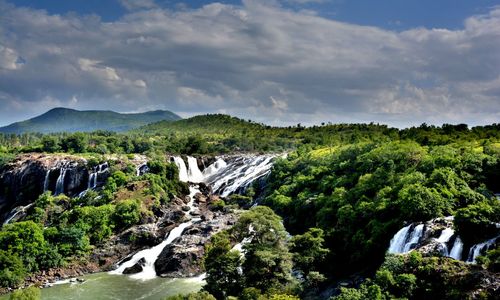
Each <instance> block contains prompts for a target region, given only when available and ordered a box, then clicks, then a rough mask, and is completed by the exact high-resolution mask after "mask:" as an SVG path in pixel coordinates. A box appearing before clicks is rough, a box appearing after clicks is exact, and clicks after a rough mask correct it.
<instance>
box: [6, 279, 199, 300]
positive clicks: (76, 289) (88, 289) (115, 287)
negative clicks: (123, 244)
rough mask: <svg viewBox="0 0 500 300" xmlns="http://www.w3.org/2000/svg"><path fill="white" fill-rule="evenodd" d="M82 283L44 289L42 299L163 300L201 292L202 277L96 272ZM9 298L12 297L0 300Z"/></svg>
mask: <svg viewBox="0 0 500 300" xmlns="http://www.w3.org/2000/svg"><path fill="white" fill-rule="evenodd" d="M81 278H83V279H85V282H83V283H65V284H58V285H55V286H53V287H51V288H46V289H42V299H43V300H97V299H99V300H108V299H109V300H116V299H120V300H135V299H143V300H160V299H161V300H163V299H165V297H167V296H173V295H177V294H187V293H191V292H196V291H199V290H200V289H201V287H202V286H203V284H204V281H203V279H202V278H201V277H194V278H185V279H180V278H177V279H166V278H154V279H151V280H148V281H141V280H135V279H132V278H129V277H128V276H116V275H110V274H107V273H96V274H90V275H86V276H83V277H81ZM7 299H9V295H4V296H1V297H0V300H7Z"/></svg>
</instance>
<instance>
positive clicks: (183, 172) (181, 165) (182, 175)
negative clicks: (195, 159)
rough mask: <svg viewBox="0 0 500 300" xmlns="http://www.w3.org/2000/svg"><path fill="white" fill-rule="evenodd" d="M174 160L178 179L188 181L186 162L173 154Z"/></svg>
mask: <svg viewBox="0 0 500 300" xmlns="http://www.w3.org/2000/svg"><path fill="white" fill-rule="evenodd" d="M174 162H175V164H176V165H177V168H178V169H179V180H180V181H183V182H188V181H189V177H188V172H187V168H186V163H185V162H184V160H183V159H182V158H181V157H179V156H174Z"/></svg>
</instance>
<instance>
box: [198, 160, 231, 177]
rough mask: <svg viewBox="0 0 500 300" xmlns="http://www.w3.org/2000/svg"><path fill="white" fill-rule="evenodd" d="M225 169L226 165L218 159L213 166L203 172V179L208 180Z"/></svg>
mask: <svg viewBox="0 0 500 300" xmlns="http://www.w3.org/2000/svg"><path fill="white" fill-rule="evenodd" d="M225 167H227V163H226V162H225V161H224V160H223V159H222V158H220V157H219V158H217V160H216V161H215V162H214V163H213V164H211V165H210V166H208V167H206V168H205V169H204V170H203V172H202V173H203V178H209V177H210V176H212V175H214V174H217V173H218V172H220V171H221V170H222V169H224V168H225Z"/></svg>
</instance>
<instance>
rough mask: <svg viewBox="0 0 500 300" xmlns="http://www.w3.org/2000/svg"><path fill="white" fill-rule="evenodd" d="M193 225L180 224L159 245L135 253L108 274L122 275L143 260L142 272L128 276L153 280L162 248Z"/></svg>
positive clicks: (187, 223) (188, 223)
mask: <svg viewBox="0 0 500 300" xmlns="http://www.w3.org/2000/svg"><path fill="white" fill-rule="evenodd" d="M192 223H193V221H189V222H185V223H182V224H180V225H179V226H177V227H175V228H174V229H172V230H171V231H170V233H169V234H168V236H167V238H166V239H165V240H164V241H163V242H161V243H160V244H158V245H156V246H154V247H153V248H149V249H145V250H142V251H139V252H137V253H136V254H135V255H134V256H132V258H131V259H130V260H128V261H126V262H124V263H123V264H121V265H120V266H119V267H118V268H117V269H116V270H114V271H111V272H110V274H123V271H124V270H125V269H127V268H130V267H132V266H134V265H135V264H137V263H138V262H139V261H140V260H141V259H144V263H143V266H142V272H139V273H136V274H133V275H130V277H131V278H134V279H141V280H148V279H153V278H155V277H156V270H155V266H154V264H155V261H156V259H157V258H158V255H160V253H161V251H163V248H165V246H167V245H168V244H170V243H172V241H173V240H175V239H176V238H178V237H179V236H181V234H182V232H183V231H184V229H185V228H186V227H188V226H190V225H191V224H192Z"/></svg>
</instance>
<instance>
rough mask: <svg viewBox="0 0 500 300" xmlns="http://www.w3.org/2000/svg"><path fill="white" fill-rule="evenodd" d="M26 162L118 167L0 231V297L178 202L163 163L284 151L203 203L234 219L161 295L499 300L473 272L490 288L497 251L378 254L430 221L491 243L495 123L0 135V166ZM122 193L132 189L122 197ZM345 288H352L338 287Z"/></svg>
mask: <svg viewBox="0 0 500 300" xmlns="http://www.w3.org/2000/svg"><path fill="white" fill-rule="evenodd" d="M32 152H41V153H72V154H79V155H84V156H86V157H88V158H89V160H90V163H91V164H93V165H98V164H99V163H101V162H103V161H104V159H105V156H106V155H110V154H112V155H118V156H120V159H119V160H118V162H116V163H115V164H112V165H111V166H110V168H111V175H110V177H109V178H108V179H107V181H106V183H105V185H104V186H103V188H102V189H101V190H99V191H89V192H88V193H87V194H85V195H84V196H82V197H75V198H69V197H67V196H65V195H57V196H54V195H51V194H50V192H49V193H44V194H42V195H41V196H40V197H39V198H38V199H37V200H36V201H35V204H34V206H33V207H32V208H31V209H30V211H29V213H28V215H27V216H26V218H25V219H24V220H23V221H22V222H15V223H12V224H8V225H5V226H3V227H2V230H1V231H0V285H2V286H3V287H14V286H16V285H18V284H20V283H21V282H22V281H23V280H24V278H26V276H27V275H28V274H30V273H34V272H38V271H40V270H48V269H50V268H54V267H59V266H64V265H67V264H71V263H74V262H75V261H77V260H82V259H83V260H84V259H85V257H86V255H88V254H89V253H90V250H91V249H92V248H96V247H99V246H100V245H101V244H103V243H104V242H106V241H107V239H108V238H109V237H110V236H112V235H113V234H117V233H119V232H122V231H124V230H125V229H127V228H129V227H131V226H133V225H136V224H144V223H147V220H148V216H151V215H154V214H155V213H157V210H158V209H159V207H160V206H161V205H163V204H165V203H168V202H169V201H171V199H172V198H173V197H174V196H175V195H186V194H189V188H188V186H187V184H186V183H183V182H180V181H179V170H178V168H177V166H176V165H175V164H173V163H171V162H169V161H168V160H166V159H165V153H170V154H188V155H198V156H200V155H205V156H207V155H219V154H225V153H243V152H253V153H258V152H262V153H263V152H275V153H285V152H286V153H287V156H286V157H282V158H278V159H277V160H276V162H275V163H274V166H273V169H272V172H271V173H270V175H269V176H268V177H267V180H266V184H265V186H261V185H255V186H254V187H253V188H250V189H248V190H247V191H246V193H243V194H241V195H237V194H235V195H231V196H229V197H227V198H226V199H222V200H220V201H218V202H217V203H214V205H213V206H212V207H211V209H213V210H214V211H216V210H238V211H240V210H242V211H243V212H242V213H241V215H240V217H239V220H238V222H237V223H236V224H235V225H234V226H233V227H232V228H231V229H228V230H224V231H222V232H220V233H218V234H216V235H214V236H213V237H212V238H211V240H210V243H208V244H207V245H206V246H205V250H206V251H205V258H204V268H205V270H206V272H207V278H206V286H205V287H204V289H203V291H201V292H199V293H196V294H190V295H184V296H182V295H179V296H175V297H171V298H169V299H231V298H232V299H236V297H237V299H299V298H300V299H318V298H322V297H324V295H325V293H326V294H328V291H329V292H330V294H333V297H332V299H394V298H397V299H465V298H477V299H481V298H483V299H488V298H489V299H494V298H495V297H497V296H498V295H499V294H498V293H499V292H500V291H499V290H498V289H496V290H488V289H481V290H480V291H479V292H477V290H478V286H480V282H479V281H478V280H479V277H480V274H483V273H484V274H490V275H491V274H493V275H491V276H493V277H497V278H498V272H499V271H500V269H499V266H500V248H498V245H497V247H496V249H493V250H490V251H489V252H487V253H485V255H483V256H481V257H480V258H479V259H478V263H477V264H467V263H465V262H462V261H458V260H454V259H451V258H447V257H442V256H440V255H430V256H429V255H423V254H421V253H420V252H418V251H412V252H410V253H409V254H403V255H392V254H387V253H386V251H387V248H388V246H389V242H390V240H391V238H392V237H393V235H394V234H395V233H396V232H397V231H398V230H399V229H400V228H401V227H403V226H404V225H406V224H409V223H411V222H420V221H428V220H431V219H434V218H438V217H445V216H454V220H453V222H454V228H455V229H456V231H457V232H458V233H459V234H460V236H461V237H462V239H463V240H464V244H465V245H469V246H470V245H473V244H476V243H478V242H481V241H484V240H485V239H488V238H491V237H493V236H495V235H498V234H499V232H498V226H497V225H498V224H499V223H500V202H499V200H498V199H497V198H496V197H495V193H499V192H500V181H499V180H498V179H499V178H500V124H493V125H489V126H477V127H473V128H468V126H467V125H465V124H459V125H449V124H445V125H443V126H429V125H426V124H422V125H421V126H419V127H412V128H408V129H401V130H400V129H396V128H390V127H388V126H385V125H379V124H322V125H321V126H312V127H304V126H301V125H300V124H297V126H293V127H271V126H267V125H264V124H258V123H254V122H251V121H245V120H241V119H237V118H234V117H230V116H226V115H204V116H197V117H193V118H190V119H185V120H179V121H175V122H158V123H154V124H151V125H147V126H144V127H141V128H139V129H135V130H132V131H130V132H127V133H114V132H108V131H95V132H90V133H81V132H78V133H54V134H36V133H33V134H22V135H15V134H0V167H2V166H3V165H6V164H7V163H8V162H10V161H12V160H13V159H14V158H15V157H16V156H17V155H19V154H22V153H32ZM135 153H140V154H143V155H145V156H147V157H148V158H149V162H148V167H149V170H150V172H149V173H147V174H145V175H141V176H138V175H137V174H136V172H135V169H134V168H133V167H132V166H131V164H130V163H128V159H129V158H131V155H132V154H135ZM131 185H139V186H141V188H140V191H139V192H137V193H131V192H130V188H129V187H130V186H131ZM252 203H258V204H260V205H258V206H256V207H253V208H250V206H251V204H252ZM133 239H137V240H140V239H141V237H137V236H134V237H133ZM244 239H247V241H248V243H246V244H245V245H243V246H242V249H243V250H242V251H241V252H240V251H235V250H234V249H233V246H234V245H235V244H236V243H238V242H240V241H242V240H244ZM490 275H488V276H490ZM485 276H486V275H485ZM353 278H355V279H353ZM346 280H348V281H349V282H351V283H352V284H348V285H345V286H343V285H340V286H339V282H345V281H346Z"/></svg>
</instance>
